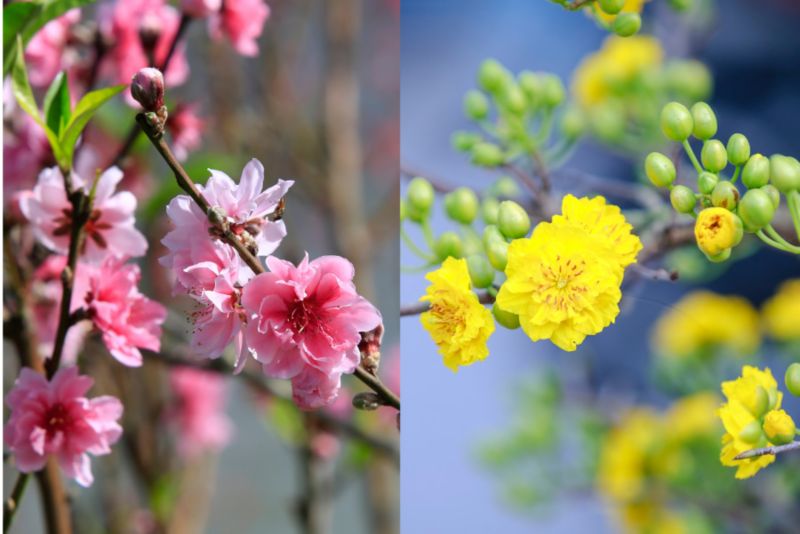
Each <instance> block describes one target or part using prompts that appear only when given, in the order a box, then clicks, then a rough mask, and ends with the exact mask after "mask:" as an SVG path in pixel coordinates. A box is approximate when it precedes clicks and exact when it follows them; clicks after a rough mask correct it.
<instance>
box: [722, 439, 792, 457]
mask: <svg viewBox="0 0 800 534" xmlns="http://www.w3.org/2000/svg"><path fill="white" fill-rule="evenodd" d="M797 450H800V441H793V442H791V443H787V444H786V445H777V446H774V445H773V446H772V447H762V448H760V449H751V450H749V451H745V452H743V453H741V454H739V455H738V456H735V457H734V458H733V459H734V460H746V459H748V458H756V457H759V456H764V455H767V454H780V453H782V452H788V451H797Z"/></svg>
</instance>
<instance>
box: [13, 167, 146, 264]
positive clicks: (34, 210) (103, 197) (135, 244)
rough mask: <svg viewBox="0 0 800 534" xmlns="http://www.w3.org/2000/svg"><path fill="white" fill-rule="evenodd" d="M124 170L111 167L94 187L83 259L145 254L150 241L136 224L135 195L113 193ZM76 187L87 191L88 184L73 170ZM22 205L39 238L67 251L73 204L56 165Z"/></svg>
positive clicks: (42, 175)
mask: <svg viewBox="0 0 800 534" xmlns="http://www.w3.org/2000/svg"><path fill="white" fill-rule="evenodd" d="M121 179H122V171H120V170H119V169H118V168H117V167H111V168H110V169H108V170H106V171H105V172H104V173H103V174H101V175H100V178H99V181H98V183H97V188H96V189H95V197H94V203H93V204H92V214H91V217H90V219H89V222H87V223H86V226H85V227H84V233H85V239H84V241H83V248H82V249H81V259H83V260H85V261H89V262H99V261H102V260H103V259H104V258H106V257H107V256H127V257H136V256H142V255H144V253H145V251H146V250H147V241H146V240H145V238H144V236H143V235H142V234H141V233H139V231H138V230H136V228H135V227H134V218H133V212H134V211H135V210H136V197H135V196H133V195H132V194H131V193H129V192H127V191H122V192H120V193H117V194H114V191H115V189H116V187H117V183H119V181H120V180H121ZM72 182H73V184H74V185H75V187H82V188H84V190H86V191H88V189H89V187H90V184H87V183H85V182H84V181H83V179H81V178H80V176H78V175H77V174H76V173H73V174H72ZM20 208H21V209H22V213H24V214H25V217H27V218H28V220H29V221H30V223H31V225H32V227H33V231H34V233H35V235H36V238H37V239H38V240H39V241H40V242H41V243H42V244H43V245H44V246H46V247H47V248H49V249H50V250H53V251H55V252H58V253H60V254H66V253H67V251H68V248H69V240H70V226H71V224H72V204H70V202H69V200H67V193H66V190H65V189H64V178H63V176H62V175H61V171H60V170H58V168H57V167H52V168H49V169H45V170H43V171H42V172H41V173H40V174H39V180H38V182H37V184H36V187H34V188H33V192H32V194H30V195H28V196H26V197H24V198H22V199H21V201H20Z"/></svg>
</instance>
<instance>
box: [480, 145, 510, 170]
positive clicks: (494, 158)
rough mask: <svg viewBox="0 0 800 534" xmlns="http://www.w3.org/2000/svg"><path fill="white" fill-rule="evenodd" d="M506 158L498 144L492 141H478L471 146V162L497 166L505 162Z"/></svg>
mask: <svg viewBox="0 0 800 534" xmlns="http://www.w3.org/2000/svg"><path fill="white" fill-rule="evenodd" d="M505 160H506V158H505V155H504V154H503V151H502V150H501V149H500V147H499V146H497V145H494V144H492V143H486V142H483V141H482V142H480V143H476V144H475V146H473V147H472V163H474V164H475V165H480V166H481V167H497V166H499V165H502V164H503V162H505Z"/></svg>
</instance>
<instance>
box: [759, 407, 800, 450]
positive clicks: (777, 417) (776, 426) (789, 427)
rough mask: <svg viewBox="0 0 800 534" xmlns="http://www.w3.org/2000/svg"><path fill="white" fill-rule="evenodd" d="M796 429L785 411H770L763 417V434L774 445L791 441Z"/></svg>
mask: <svg viewBox="0 0 800 534" xmlns="http://www.w3.org/2000/svg"><path fill="white" fill-rule="evenodd" d="M796 429H797V427H796V426H795V424H794V420H793V419H792V417H791V416H790V415H789V414H788V413H786V411H785V410H770V411H769V412H767V415H765V416H764V433H765V434H766V435H767V439H768V440H770V441H771V442H773V443H775V444H776V445H783V444H785V443H789V442H790V441H793V440H794V435H795V430H796Z"/></svg>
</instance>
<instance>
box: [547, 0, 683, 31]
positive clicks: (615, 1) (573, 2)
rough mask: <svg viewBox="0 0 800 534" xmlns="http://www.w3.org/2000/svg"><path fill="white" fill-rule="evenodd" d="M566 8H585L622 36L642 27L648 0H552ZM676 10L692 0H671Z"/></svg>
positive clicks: (605, 26)
mask: <svg viewBox="0 0 800 534" xmlns="http://www.w3.org/2000/svg"><path fill="white" fill-rule="evenodd" d="M551 1H552V2H554V3H556V4H559V5H560V6H563V7H564V8H565V9H568V10H570V11H575V10H577V9H581V8H583V9H584V10H586V11H587V12H588V13H589V14H590V15H591V16H592V17H593V18H594V19H595V20H596V21H597V23H598V24H599V25H600V26H601V27H603V28H605V29H606V30H608V31H611V32H614V33H615V34H617V35H619V36H620V37H630V36H631V35H635V34H636V33H638V32H639V30H640V29H641V27H642V16H641V14H640V13H641V10H642V6H643V5H644V3H645V2H646V1H647V0H551ZM669 5H670V6H672V8H673V9H675V10H676V11H686V10H687V9H689V8H690V7H691V6H692V0H669Z"/></svg>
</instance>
